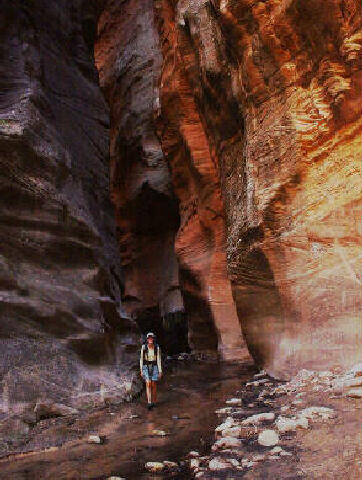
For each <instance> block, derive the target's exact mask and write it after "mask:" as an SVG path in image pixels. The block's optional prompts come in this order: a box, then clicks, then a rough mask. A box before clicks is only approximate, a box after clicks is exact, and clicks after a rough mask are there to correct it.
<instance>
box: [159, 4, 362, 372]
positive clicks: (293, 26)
mask: <svg viewBox="0 0 362 480" xmlns="http://www.w3.org/2000/svg"><path fill="white" fill-rule="evenodd" d="M155 15H156V17H157V18H158V25H159V32H160V37H161V44H162V51H163V56H164V60H163V67H162V69H163V70H162V77H161V85H160V99H161V117H162V122H161V127H160V137H161V141H162V146H163V149H164V152H165V155H166V156H167V158H168V160H169V163H170V165H171V168H172V170H173V175H174V187H175V191H176V192H177V194H178V195H179V197H180V205H181V229H180V231H179V234H178V237H177V242H176V249H177V251H178V254H179V256H180V258H181V262H182V263H183V264H185V265H187V268H188V271H189V272H190V271H191V272H194V274H195V273H196V272H197V273H198V272H201V273H198V277H199V278H201V279H203V278H205V276H203V274H202V269H203V268H204V267H205V265H206V263H205V260H204V258H205V252H208V253H209V256H210V255H211V257H210V258H216V257H217V258H218V260H217V261H216V260H211V263H210V264H211V265H217V272H218V280H219V282H220V283H219V284H220V285H221V284H223V283H222V280H221V277H222V276H223V274H222V272H223V268H222V266H221V265H222V264H223V263H224V257H223V255H224V240H223V237H224V233H223V231H224V225H223V223H224V221H223V218H224V217H223V213H222V212H223V208H222V203H224V206H225V213H226V217H225V218H226V225H227V252H226V253H227V266H228V272H229V275H230V278H231V280H232V286H233V297H234V300H235V303H236V306H237V310H238V315H239V320H240V322H241V324H242V327H243V331H244V334H245V337H246V340H247V344H248V347H249V350H250V352H251V353H252V354H253V356H254V358H255V359H256V360H257V362H258V363H259V364H261V365H264V366H266V368H267V369H268V371H269V372H272V373H274V374H277V375H288V374H290V373H291V371H293V370H296V369H297V368H298V367H299V368H300V366H308V365H314V366H315V367H318V368H323V367H325V366H330V365H335V364H342V365H345V366H346V365H351V364H353V363H354V362H356V360H357V357H358V350H359V345H360V342H361V338H360V328H359V314H358V312H359V306H360V301H361V297H360V278H359V276H358V275H359V274H358V255H359V233H358V217H359V211H358V205H359V202H360V187H359V185H360V173H361V163H360V155H359V151H360V144H359V138H360V132H361V121H360V113H359V112H360V109H361V98H362V97H361V87H360V82H359V78H360V73H361V72H360V65H361V63H360V62H361V41H362V35H361V6H360V3H359V2H357V1H356V0H328V1H299V0H293V1H255V0H239V1H232V0H231V1H228V0H222V1H220V2H219V1H215V2H211V1H205V0H179V1H177V2H173V3H171V2H168V1H167V0H158V1H157V2H156V6H155ZM185 159H186V160H187V167H188V168H189V170H190V172H189V173H188V172H187V171H186V167H185V163H186V161H185ZM190 191H191V192H193V195H190V194H189V193H188V192H190ZM191 198H195V200H194V201H193V203H192V205H191ZM184 210H185V212H186V213H185V214H184V217H185V221H183V220H182V218H183V213H182V212H183V211H184ZM195 212H196V213H195ZM189 218H190V220H189ZM186 219H187V221H186ZM201 226H203V227H205V228H202V227H201ZM205 229H206V230H205ZM205 231H206V232H207V234H208V239H209V240H208V241H207V242H206V239H205V236H204V234H205ZM205 242H206V244H207V245H210V244H212V245H213V249H212V250H211V249H210V248H209V249H208V248H205V247H204V245H205ZM190 245H194V246H195V247H194V248H192V249H191V248H190ZM220 251H221V252H222V253H220V254H219V253H216V252H220ZM211 252H215V256H214V257H213V255H214V253H211ZM201 258H202V260H201ZM212 271H213V270H212V269H211V271H210V272H212ZM207 283H208V285H209V286H210V287H212V286H213V282H212V273H210V274H209V276H208V282H207ZM201 285H202V281H201ZM198 289H199V291H200V288H199V287H198ZM201 291H202V288H201ZM223 291H224V292H227V289H226V288H223ZM225 294H226V295H227V293H225ZM210 295H212V294H211V293H210ZM204 297H205V295H204ZM208 298H210V296H209V297H208ZM227 304H229V303H228V302H227ZM210 305H211V309H212V304H211V303H210ZM225 316H226V315H222V318H223V319H224V318H225ZM227 316H228V318H233V317H232V315H230V314H228V315H227ZM215 319H216V320H215V322H216V324H217V316H216V317H215ZM220 323H222V321H220ZM224 325H225V328H226V329H227V328H228V327H227V326H226V324H224ZM229 331H234V329H233V328H231V329H230V330H229Z"/></svg>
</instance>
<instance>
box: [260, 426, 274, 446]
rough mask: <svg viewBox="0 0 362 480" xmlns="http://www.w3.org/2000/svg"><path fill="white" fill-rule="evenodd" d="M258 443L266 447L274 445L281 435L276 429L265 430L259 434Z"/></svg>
mask: <svg viewBox="0 0 362 480" xmlns="http://www.w3.org/2000/svg"><path fill="white" fill-rule="evenodd" d="M258 443H259V445H262V446H264V447H272V446H274V445H277V444H278V443H279V435H278V433H277V432H276V431H275V430H271V429H266V430H263V431H262V432H260V433H259V435H258Z"/></svg>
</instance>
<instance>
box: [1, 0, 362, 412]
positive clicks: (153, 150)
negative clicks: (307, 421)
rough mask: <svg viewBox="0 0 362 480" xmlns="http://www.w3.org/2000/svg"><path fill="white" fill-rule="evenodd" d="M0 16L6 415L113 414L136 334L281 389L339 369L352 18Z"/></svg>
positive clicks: (279, 4) (357, 24)
mask: <svg viewBox="0 0 362 480" xmlns="http://www.w3.org/2000/svg"><path fill="white" fill-rule="evenodd" d="M1 13H2V17H1V20H0V21H1V29H0V32H1V34H0V35H1V47H0V52H1V54H0V55H1V68H2V71H1V77H0V85H1V92H2V96H1V111H0V135H1V136H0V147H1V152H0V159H1V166H2V168H1V182H0V191H1V200H2V202H1V207H0V208H1V210H0V223H1V227H0V236H1V239H0V242H1V251H0V255H1V256H0V264H1V270H0V272H1V273H0V285H1V287H0V289H1V293H0V328H1V330H0V331H1V335H0V355H1V358H2V360H3V361H2V362H1V366H0V369H1V370H0V371H1V380H0V381H1V390H0V394H1V405H2V409H3V410H4V411H6V410H8V409H9V408H12V407H15V406H17V407H18V408H20V406H21V404H22V403H25V402H28V401H29V400H34V401H36V400H39V399H40V400H41V401H43V400H44V398H43V397H51V398H53V399H54V400H56V402H57V403H67V404H69V405H72V406H82V405H84V404H86V403H89V402H90V401H93V400H97V399H98V398H100V399H103V398H104V396H105V395H111V394H113V393H115V394H116V395H121V396H124V395H126V394H128V392H129V391H130V390H131V389H132V388H133V387H132V375H133V373H132V369H131V364H132V362H133V363H134V365H135V367H137V361H136V357H135V350H136V348H137V344H136V340H137V334H136V333H135V332H136V322H134V320H136V321H137V323H138V325H139V326H140V327H141V329H142V330H148V329H149V328H155V329H156V330H157V332H158V333H159V334H160V335H162V334H163V333H164V331H165V325H170V324H171V325H174V326H175V325H177V324H178V325H179V326H180V329H179V330H177V329H176V330H174V332H179V334H180V335H179V336H177V335H178V334H177V335H176V334H175V335H174V338H176V340H177V341H178V342H179V341H180V339H181V338H182V335H185V330H184V318H185V316H186V317H187V321H188V327H189V331H188V343H189V345H190V347H191V348H192V349H193V350H194V351H216V350H218V351H219V353H220V355H221V356H222V357H223V358H226V359H247V358H248V350H249V351H250V353H251V354H252V356H253V357H254V359H255V360H256V362H257V363H258V364H259V365H261V366H263V367H265V368H266V369H267V370H268V372H269V373H272V374H276V375H279V376H283V375H289V374H290V373H292V371H295V370H297V369H299V368H300V367H309V368H314V369H316V368H323V369H325V368H326V367H328V368H329V367H332V366H335V365H342V366H348V365H352V364H354V363H356V357H357V356H358V355H359V350H360V343H361V340H362V338H361V330H360V326H359V318H358V317H359V310H360V303H361V297H360V287H361V278H360V275H359V271H358V268H357V267H358V265H359V264H358V258H359V245H358V243H359V230H358V229H359V222H360V218H359V216H360V211H359V203H360V197H361V194H360V178H361V164H360V158H359V157H360V155H359V154H360V143H359V141H358V140H359V135H360V133H361V120H360V118H359V116H360V115H359V114H360V111H361V98H362V96H361V85H360V81H359V80H360V74H361V72H360V67H361V49H362V34H361V18H362V16H361V13H362V12H361V5H360V3H359V2H357V0H279V1H277V0H263V1H254V0H230V1H228V0H220V1H219V0H213V1H210V0H175V1H170V0H154V1H152V0H125V1H123V2H118V1H116V0H105V1H97V0H94V1H88V2H86V1H82V0H72V1H65V0H60V1H57V2H56V1H55V0H51V1H48V2H46V1H45V0H31V1H30V0H29V1H28V2H22V1H20V0H14V1H11V2H10V1H9V0H3V1H1ZM97 23H98V38H97V40H96V46H95V56H96V64H97V68H98V70H99V80H98V74H97V71H96V69H95V66H94V59H93V46H94V41H95V32H96V30H97ZM99 83H100V86H101V88H102V90H103V94H104V96H105V98H106V101H107V102H108V104H109V111H108V108H107V105H106V102H105V100H104V96H103V94H102V91H101V89H100V87H99ZM109 114H110V130H109ZM109 139H110V160H109ZM109 162H110V170H111V178H110V180H111V182H110V185H109V173H108V171H109ZM109 197H111V200H112V202H113V204H114V207H115V214H114V212H113V209H112V207H111V202H110V200H109ZM114 215H115V216H116V222H115V221H114V220H115V219H114ZM115 224H117V231H116V225H115ZM121 271H122V274H121ZM121 302H122V306H121ZM184 340H185V339H184ZM184 346H185V347H186V344H185V345H181V348H183V347H184ZM247 347H248V349H247ZM120 369H121V372H122V373H121V374H119V370H120ZM117 374H118V375H121V376H117ZM102 384H103V386H102ZM107 392H109V393H107ZM112 392H113V393H112Z"/></svg>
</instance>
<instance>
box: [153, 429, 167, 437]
mask: <svg viewBox="0 0 362 480" xmlns="http://www.w3.org/2000/svg"><path fill="white" fill-rule="evenodd" d="M152 435H156V436H158V437H165V436H166V435H168V433H166V432H165V431H164V430H152Z"/></svg>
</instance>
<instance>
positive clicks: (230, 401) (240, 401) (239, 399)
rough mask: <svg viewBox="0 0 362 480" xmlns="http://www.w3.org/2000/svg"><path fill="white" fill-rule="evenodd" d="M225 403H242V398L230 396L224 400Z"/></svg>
mask: <svg viewBox="0 0 362 480" xmlns="http://www.w3.org/2000/svg"><path fill="white" fill-rule="evenodd" d="M226 403H227V404H228V405H239V406H240V405H242V403H243V402H242V400H241V398H230V399H229V400H226Z"/></svg>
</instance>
